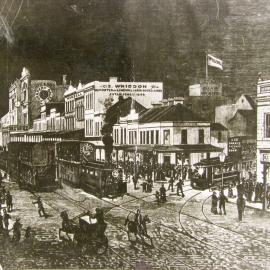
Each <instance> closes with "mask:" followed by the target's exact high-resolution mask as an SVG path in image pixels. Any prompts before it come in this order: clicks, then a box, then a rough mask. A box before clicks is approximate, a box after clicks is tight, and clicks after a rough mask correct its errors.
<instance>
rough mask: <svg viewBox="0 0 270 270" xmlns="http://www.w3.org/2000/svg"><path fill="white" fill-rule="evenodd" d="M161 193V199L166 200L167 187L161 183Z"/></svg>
mask: <svg viewBox="0 0 270 270" xmlns="http://www.w3.org/2000/svg"><path fill="white" fill-rule="evenodd" d="M159 193H160V200H161V201H162V202H166V201H167V199H166V188H165V187H164V184H162V185H161V187H160V189H159Z"/></svg>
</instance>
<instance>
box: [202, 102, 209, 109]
mask: <svg viewBox="0 0 270 270" xmlns="http://www.w3.org/2000/svg"><path fill="white" fill-rule="evenodd" d="M207 110H208V104H205V103H204V104H202V111H207Z"/></svg>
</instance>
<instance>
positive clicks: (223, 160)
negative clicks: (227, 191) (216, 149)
mask: <svg viewBox="0 0 270 270" xmlns="http://www.w3.org/2000/svg"><path fill="white" fill-rule="evenodd" d="M225 158H226V155H225V153H224V152H223V151H222V152H221V153H220V154H219V161H220V163H221V187H222V188H223V164H224V162H225Z"/></svg>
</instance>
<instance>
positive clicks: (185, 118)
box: [113, 98, 221, 165]
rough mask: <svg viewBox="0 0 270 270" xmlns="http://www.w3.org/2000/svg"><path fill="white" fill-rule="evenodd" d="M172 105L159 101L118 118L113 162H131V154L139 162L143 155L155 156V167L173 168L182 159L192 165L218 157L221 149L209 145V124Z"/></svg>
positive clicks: (192, 113)
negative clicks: (165, 165)
mask: <svg viewBox="0 0 270 270" xmlns="http://www.w3.org/2000/svg"><path fill="white" fill-rule="evenodd" d="M174 101H175V102H174V104H170V103H168V102H167V103H166V102H165V101H163V103H162V104H160V105H156V106H154V107H153V108H150V109H147V110H144V111H142V112H141V113H137V112H136V110H135V109H131V111H130V114H129V115H127V116H126V117H120V119H119V123H117V124H115V125H114V127H113V138H114V144H115V159H116V160H120V161H125V160H127V159H129V160H130V158H131V159H133V161H134V157H132V154H131V153H132V152H133V153H134V151H135V152H138V153H139V157H138V159H139V160H140V161H141V162H143V160H144V156H145V155H146V153H147V152H151V153H152V152H155V153H156V154H157V158H156V159H157V162H158V163H159V164H163V163H164V164H171V165H176V164H179V163H180V162H183V161H182V159H183V158H184V162H185V163H187V164H189V165H193V164H195V163H197V162H199V161H200V160H201V159H203V158H207V157H210V156H211V154H213V153H215V152H219V153H220V152H221V148H219V147H215V146H213V145H211V135H210V122H208V121H206V120H204V119H203V118H201V117H200V116H198V115H197V114H195V113H194V112H192V111H191V110H189V109H188V108H187V107H186V106H184V105H183V104H182V101H179V100H178V99H177V98H176V99H175V100H174ZM133 156H134V155H133ZM180 156H181V157H180ZM137 161H138V160H137Z"/></svg>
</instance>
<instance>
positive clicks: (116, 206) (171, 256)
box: [55, 192, 197, 269]
mask: <svg viewBox="0 0 270 270" xmlns="http://www.w3.org/2000/svg"><path fill="white" fill-rule="evenodd" d="M55 193H56V192H55ZM56 194H58V195H59V196H62V197H64V198H65V199H67V200H70V199H71V198H69V197H68V196H63V195H62V194H59V193H56ZM128 196H129V195H128ZM150 196H153V194H151V195H147V196H144V198H145V197H150ZM132 198H133V199H132V200H128V201H125V202H123V203H122V204H115V203H113V202H109V201H107V200H104V199H102V198H101V199H100V200H102V201H104V202H106V203H109V204H112V205H114V206H113V207H112V208H111V209H109V210H108V211H107V212H106V213H105V215H107V214H108V212H109V211H111V210H113V209H115V208H121V209H122V210H124V211H127V212H128V213H135V212H134V211H131V210H129V209H127V208H124V207H123V206H122V205H124V204H127V203H129V202H133V201H136V200H138V198H137V197H135V198H134V197H132ZM80 207H81V208H82V209H85V208H84V207H82V206H80ZM85 210H87V209H85ZM106 222H108V223H109V224H110V225H112V226H114V227H116V228H117V229H120V230H121V231H123V232H124V233H127V230H126V229H125V227H124V226H122V225H119V224H113V223H112V222H111V221H108V219H106ZM137 249H138V247H137ZM154 249H156V250H158V251H159V252H161V253H163V254H165V255H166V256H168V257H170V258H172V259H173V260H174V261H175V258H174V256H173V255H171V254H169V253H168V252H166V251H164V250H162V249H160V248H158V247H154ZM140 251H141V252H144V253H145V252H146V251H145V250H140ZM114 252H115V251H114ZM176 261H178V262H180V263H181V264H183V266H185V267H186V268H188V269H197V268H194V267H192V266H190V265H189V264H187V263H185V262H184V261H182V260H179V259H177V260H176Z"/></svg>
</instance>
